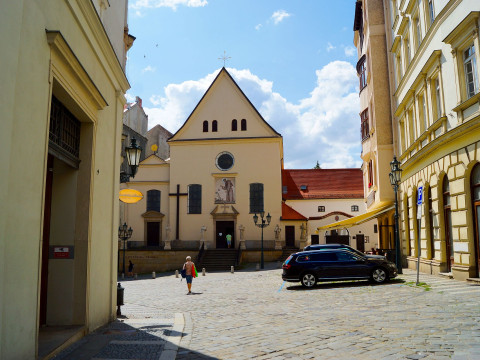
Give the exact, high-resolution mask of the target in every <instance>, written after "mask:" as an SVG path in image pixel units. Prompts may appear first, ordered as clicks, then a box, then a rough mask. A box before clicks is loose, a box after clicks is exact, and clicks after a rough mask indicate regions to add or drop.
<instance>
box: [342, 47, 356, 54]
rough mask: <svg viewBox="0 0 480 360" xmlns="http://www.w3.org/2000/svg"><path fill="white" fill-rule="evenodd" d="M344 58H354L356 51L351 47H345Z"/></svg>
mask: <svg viewBox="0 0 480 360" xmlns="http://www.w3.org/2000/svg"><path fill="white" fill-rule="evenodd" d="M344 51H345V56H355V55H357V49H356V48H354V47H353V46H345V49H344Z"/></svg>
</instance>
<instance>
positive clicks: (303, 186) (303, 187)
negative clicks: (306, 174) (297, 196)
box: [300, 185, 308, 191]
mask: <svg viewBox="0 0 480 360" xmlns="http://www.w3.org/2000/svg"><path fill="white" fill-rule="evenodd" d="M300 190H301V191H307V190H308V186H307V185H300Z"/></svg>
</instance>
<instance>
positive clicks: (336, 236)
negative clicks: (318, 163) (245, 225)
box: [282, 169, 378, 252]
mask: <svg viewBox="0 0 480 360" xmlns="http://www.w3.org/2000/svg"><path fill="white" fill-rule="evenodd" d="M282 175H283V179H282V184H283V187H282V198H283V200H284V208H283V214H282V223H283V224H284V226H283V228H284V230H285V243H286V246H292V245H293V244H295V246H296V247H298V248H300V249H303V248H304V247H305V246H306V245H310V244H326V243H344V244H348V245H350V246H352V247H353V248H355V249H358V250H360V251H364V252H367V251H371V249H372V248H375V249H376V248H378V242H377V239H378V227H377V225H376V221H375V220H371V219H370V220H367V221H365V222H362V223H361V224H355V225H354V224H352V225H351V226H348V227H338V228H337V227H329V225H330V224H332V223H336V222H339V221H344V220H349V219H353V218H355V217H358V216H361V215H364V214H365V213H366V206H365V201H364V199H363V175H362V170H361V169H295V170H290V169H285V170H283V172H282ZM296 232H299V233H300V237H299V240H298V241H297V242H294V239H295V238H296V237H295V236H292V235H295V233H296Z"/></svg>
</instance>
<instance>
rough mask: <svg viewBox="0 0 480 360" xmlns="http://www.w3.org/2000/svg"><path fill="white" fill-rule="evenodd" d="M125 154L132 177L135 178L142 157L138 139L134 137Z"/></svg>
mask: <svg viewBox="0 0 480 360" xmlns="http://www.w3.org/2000/svg"><path fill="white" fill-rule="evenodd" d="M125 154H126V155H127V162H128V166H130V171H131V173H132V174H131V176H132V178H134V177H135V174H136V173H137V169H138V164H139V162H140V155H141V154H142V148H141V147H140V146H139V145H137V139H135V138H134V137H132V139H131V140H130V146H127V147H126V148H125Z"/></svg>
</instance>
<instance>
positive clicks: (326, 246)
mask: <svg viewBox="0 0 480 360" xmlns="http://www.w3.org/2000/svg"><path fill="white" fill-rule="evenodd" d="M326 249H347V250H349V251H351V252H354V253H357V254H359V255H362V256H363V255H364V254H363V253H362V252H361V251H359V250H357V249H354V248H352V247H351V246H350V245H345V244H314V245H307V246H305V247H304V248H303V251H312V250H326Z"/></svg>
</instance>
